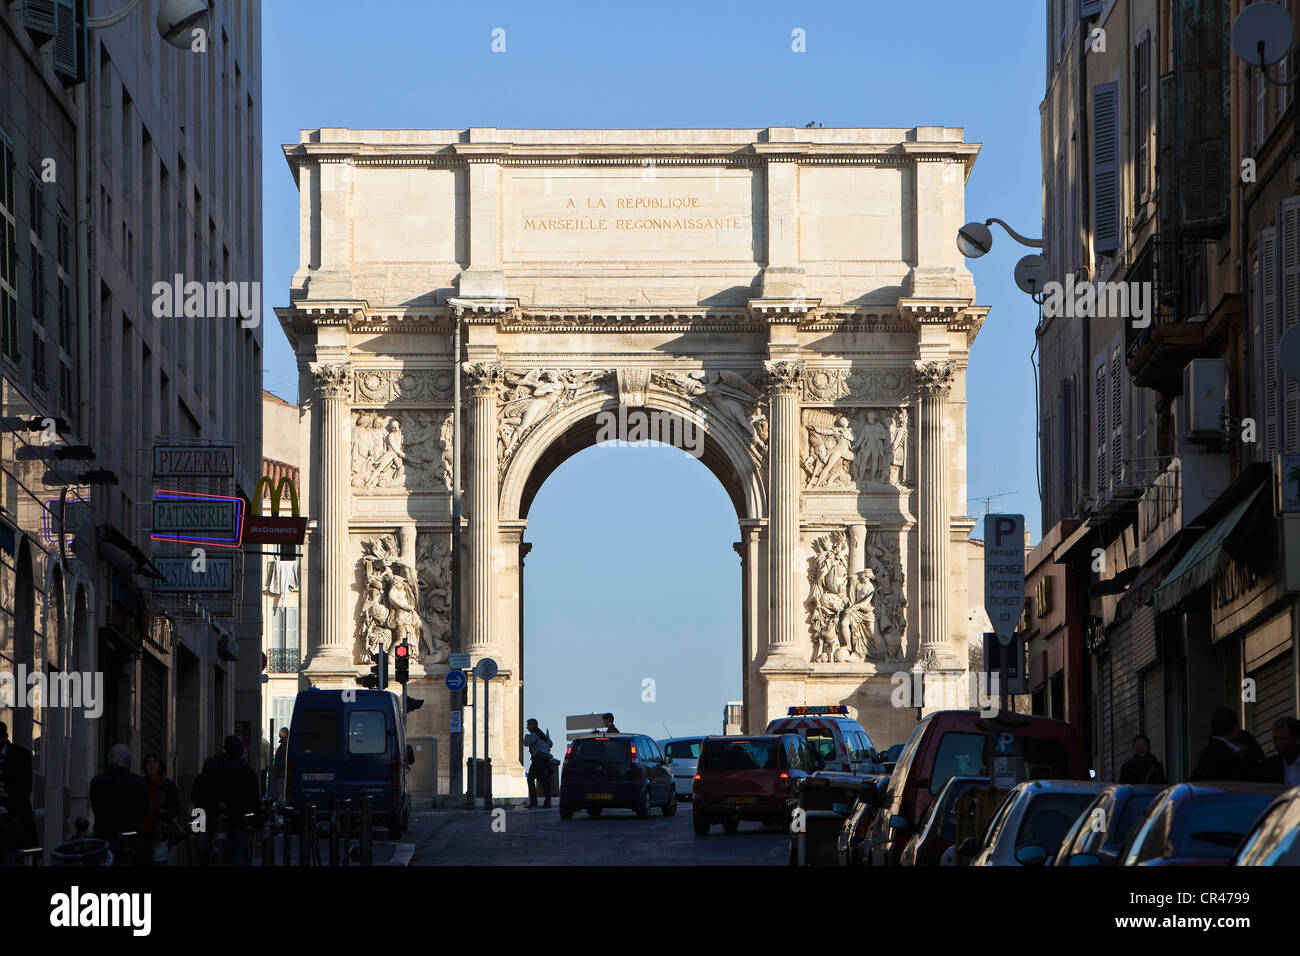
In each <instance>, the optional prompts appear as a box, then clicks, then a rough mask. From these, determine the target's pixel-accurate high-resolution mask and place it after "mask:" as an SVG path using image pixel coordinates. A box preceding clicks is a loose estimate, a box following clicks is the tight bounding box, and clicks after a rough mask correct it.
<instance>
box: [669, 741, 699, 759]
mask: <svg viewBox="0 0 1300 956" xmlns="http://www.w3.org/2000/svg"><path fill="white" fill-rule="evenodd" d="M664 753H666V754H667V755H668V756H669V757H672V758H673V759H674V760H698V759H699V758H700V741H698V740H670V741H668V743H667V744H665V745H664Z"/></svg>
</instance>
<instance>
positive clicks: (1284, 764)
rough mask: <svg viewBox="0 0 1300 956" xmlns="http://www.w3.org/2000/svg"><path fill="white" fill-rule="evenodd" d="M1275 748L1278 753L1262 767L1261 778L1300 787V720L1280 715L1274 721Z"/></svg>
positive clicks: (1270, 781)
mask: <svg viewBox="0 0 1300 956" xmlns="http://www.w3.org/2000/svg"><path fill="white" fill-rule="evenodd" d="M1273 749H1274V750H1276V751H1277V753H1275V754H1273V756H1271V757H1269V758H1268V759H1267V760H1265V761H1264V763H1263V764H1262V765H1261V767H1260V774H1259V778H1260V780H1263V781H1265V782H1266V783H1284V784H1286V785H1287V786H1288V787H1300V720H1296V719H1295V718H1294V717H1279V718H1278V719H1277V720H1275V721H1274V722H1273Z"/></svg>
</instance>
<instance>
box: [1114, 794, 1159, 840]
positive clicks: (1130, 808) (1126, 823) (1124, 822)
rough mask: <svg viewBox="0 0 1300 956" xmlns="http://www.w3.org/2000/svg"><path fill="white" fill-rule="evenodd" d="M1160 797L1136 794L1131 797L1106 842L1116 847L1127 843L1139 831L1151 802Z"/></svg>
mask: <svg viewBox="0 0 1300 956" xmlns="http://www.w3.org/2000/svg"><path fill="white" fill-rule="evenodd" d="M1158 796H1159V794H1157V793H1135V794H1133V795H1132V796H1131V797H1129V798H1128V802H1127V803H1125V804H1124V809H1123V810H1121V811H1120V812H1119V822H1117V823H1116V824H1115V826H1113V827H1111V829H1110V832H1109V833H1107V834H1106V842H1107V843H1114V844H1116V845H1122V844H1123V843H1125V842H1126V841H1127V840H1128V838H1129V837H1131V836H1132V835H1133V831H1134V830H1135V829H1137V825H1138V821H1140V820H1141V819H1142V814H1144V813H1146V810H1147V807H1149V806H1151V802H1152V801H1153V800H1155V798H1156V797H1158Z"/></svg>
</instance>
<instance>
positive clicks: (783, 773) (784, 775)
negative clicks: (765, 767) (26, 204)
mask: <svg viewBox="0 0 1300 956" xmlns="http://www.w3.org/2000/svg"><path fill="white" fill-rule="evenodd" d="M781 779H782V780H789V779H790V775H789V774H788V773H786V772H785V771H784V770H782V771H781Z"/></svg>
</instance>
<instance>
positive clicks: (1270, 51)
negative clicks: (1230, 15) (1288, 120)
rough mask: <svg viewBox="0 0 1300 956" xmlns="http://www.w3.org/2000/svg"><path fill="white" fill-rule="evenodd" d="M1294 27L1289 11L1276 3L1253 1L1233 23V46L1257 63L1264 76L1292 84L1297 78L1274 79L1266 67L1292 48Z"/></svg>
mask: <svg viewBox="0 0 1300 956" xmlns="http://www.w3.org/2000/svg"><path fill="white" fill-rule="evenodd" d="M1294 37H1295V31H1294V28H1293V26H1292V24H1291V15H1290V14H1288V13H1287V12H1286V10H1285V9H1284V8H1282V7H1280V6H1278V5H1277V4H1276V3H1252V4H1251V5H1250V6H1248V7H1246V8H1245V9H1244V10H1242V11H1241V13H1239V14H1237V19H1236V20H1234V21H1233V23H1232V49H1233V51H1234V52H1235V53H1236V54H1237V56H1238V57H1239V58H1241V59H1242V60H1243V61H1245V62H1246V63H1247V64H1249V65H1251V66H1258V67H1259V72H1260V73H1262V74H1263V75H1264V79H1266V80H1267V81H1268V82H1270V83H1272V84H1273V85H1274V86H1291V85H1292V84H1294V83H1295V82H1296V80H1297V77H1292V78H1291V79H1289V80H1275V79H1273V77H1271V76H1269V75H1268V67H1270V66H1271V65H1272V64H1274V63H1277V62H1279V61H1281V60H1283V59H1285V58H1286V55H1287V54H1288V53H1290V52H1291V45H1292V42H1293V40H1294Z"/></svg>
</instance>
